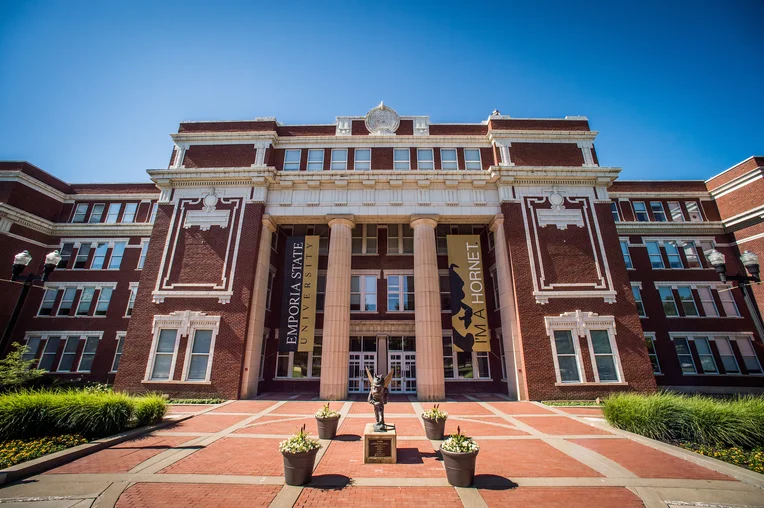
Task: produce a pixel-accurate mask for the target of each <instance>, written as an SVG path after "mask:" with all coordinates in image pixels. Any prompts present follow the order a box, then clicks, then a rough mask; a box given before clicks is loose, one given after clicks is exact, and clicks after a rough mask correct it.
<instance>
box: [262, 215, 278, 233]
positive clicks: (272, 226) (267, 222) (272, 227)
mask: <svg viewBox="0 0 764 508" xmlns="http://www.w3.org/2000/svg"><path fill="white" fill-rule="evenodd" d="M263 227H264V228H265V229H267V230H268V231H269V232H271V233H273V232H275V231H276V229H278V227H277V226H276V223H275V222H273V218H272V217H271V216H270V215H268V214H265V215H263Z"/></svg>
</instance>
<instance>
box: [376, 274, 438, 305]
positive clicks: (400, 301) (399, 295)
mask: <svg viewBox="0 0 764 508" xmlns="http://www.w3.org/2000/svg"><path fill="white" fill-rule="evenodd" d="M396 276H397V277H413V276H414V270H383V271H382V278H384V279H385V284H386V286H387V293H385V309H386V312H395V313H396V314H414V313H415V312H416V302H414V309H415V310H402V307H403V295H404V291H403V284H401V285H400V286H399V287H400V290H399V292H398V310H390V309H388V308H387V302H388V298H390V282H389V280H388V279H389V278H390V277H396ZM438 295H440V291H438ZM438 303H440V296H438Z"/></svg>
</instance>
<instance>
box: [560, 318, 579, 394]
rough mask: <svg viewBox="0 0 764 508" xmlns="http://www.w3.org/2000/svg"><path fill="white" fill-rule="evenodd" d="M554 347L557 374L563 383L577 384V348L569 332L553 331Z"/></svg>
mask: <svg viewBox="0 0 764 508" xmlns="http://www.w3.org/2000/svg"><path fill="white" fill-rule="evenodd" d="M554 345H555V350H556V354H557V373H558V375H559V377H560V381H561V382H563V383H578V382H580V381H581V377H580V375H579V373H578V348H577V347H576V345H575V342H574V340H573V334H572V333H571V331H570V330H554Z"/></svg>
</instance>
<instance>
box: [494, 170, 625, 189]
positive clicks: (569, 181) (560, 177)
mask: <svg viewBox="0 0 764 508" xmlns="http://www.w3.org/2000/svg"><path fill="white" fill-rule="evenodd" d="M620 172H621V168H615V167H602V166H491V168H490V169H489V173H490V174H491V181H494V182H497V184H498V185H593V186H598V187H599V186H604V187H609V186H610V185H611V184H612V183H613V182H614V181H615V179H616V178H618V174H619V173H620Z"/></svg>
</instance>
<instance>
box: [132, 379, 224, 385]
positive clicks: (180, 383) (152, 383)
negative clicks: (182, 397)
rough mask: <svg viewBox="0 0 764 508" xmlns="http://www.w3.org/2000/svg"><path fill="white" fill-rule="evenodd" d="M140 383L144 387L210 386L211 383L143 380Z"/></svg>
mask: <svg viewBox="0 0 764 508" xmlns="http://www.w3.org/2000/svg"><path fill="white" fill-rule="evenodd" d="M141 383H142V384H144V385H211V384H212V381H175V380H171V381H152V380H146V379H144V380H143V381H141Z"/></svg>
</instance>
